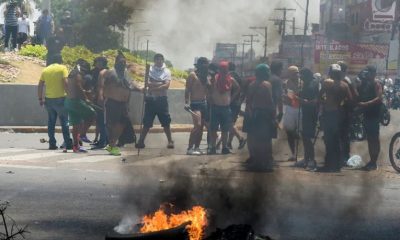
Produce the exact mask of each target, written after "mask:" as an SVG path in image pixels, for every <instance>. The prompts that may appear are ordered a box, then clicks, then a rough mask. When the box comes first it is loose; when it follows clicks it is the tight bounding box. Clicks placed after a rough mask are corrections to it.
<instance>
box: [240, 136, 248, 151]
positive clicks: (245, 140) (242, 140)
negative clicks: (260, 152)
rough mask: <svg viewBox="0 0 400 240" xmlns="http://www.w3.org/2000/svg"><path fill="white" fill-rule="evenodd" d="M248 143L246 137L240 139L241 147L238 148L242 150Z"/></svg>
mask: <svg viewBox="0 0 400 240" xmlns="http://www.w3.org/2000/svg"><path fill="white" fill-rule="evenodd" d="M246 143H247V139H244V138H242V139H240V140H239V147H238V149H239V150H240V149H243V148H244V146H246Z"/></svg>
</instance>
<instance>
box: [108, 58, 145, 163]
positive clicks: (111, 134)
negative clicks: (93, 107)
mask: <svg viewBox="0 0 400 240" xmlns="http://www.w3.org/2000/svg"><path fill="white" fill-rule="evenodd" d="M126 66H127V65H126V58H125V56H124V55H123V54H122V53H121V52H120V53H119V54H118V55H117V57H116V58H115V64H114V68H113V69H111V70H107V71H106V72H105V73H104V76H103V78H104V79H103V80H102V81H104V87H103V88H102V89H103V95H102V96H103V98H104V99H105V113H106V126H107V134H108V141H109V145H107V147H106V150H107V151H108V152H109V153H110V154H111V155H114V156H119V155H121V152H120V149H119V148H118V146H117V142H118V139H119V137H120V136H121V134H122V131H123V130H124V128H125V126H126V124H128V123H129V118H128V102H129V96H130V92H131V91H132V90H134V91H143V90H142V88H140V87H139V86H138V85H136V84H135V82H134V81H133V80H132V79H131V78H130V76H129V74H128V72H127V70H126Z"/></svg>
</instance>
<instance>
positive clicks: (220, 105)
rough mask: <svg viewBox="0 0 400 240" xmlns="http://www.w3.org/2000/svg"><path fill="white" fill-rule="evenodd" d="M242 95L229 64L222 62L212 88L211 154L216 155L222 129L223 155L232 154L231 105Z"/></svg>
mask: <svg viewBox="0 0 400 240" xmlns="http://www.w3.org/2000/svg"><path fill="white" fill-rule="evenodd" d="M238 94H240V87H239V86H238V84H237V82H236V81H234V80H233V78H232V76H231V75H230V74H229V63H228V62H226V61H221V62H220V64H219V70H218V73H217V75H215V79H212V82H211V88H210V98H209V99H210V105H211V118H210V130H211V148H210V149H209V152H208V153H209V154H216V145H217V131H218V129H219V128H220V129H221V141H222V152H221V153H222V154H230V153H231V151H230V150H229V148H228V147H227V142H228V132H229V130H230V129H231V127H232V119H231V117H232V116H231V109H230V104H231V100H232V99H233V98H236V96H237V95H238Z"/></svg>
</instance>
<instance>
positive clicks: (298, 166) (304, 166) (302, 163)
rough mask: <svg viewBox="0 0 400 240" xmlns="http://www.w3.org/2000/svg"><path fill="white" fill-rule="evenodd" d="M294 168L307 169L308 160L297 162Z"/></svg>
mask: <svg viewBox="0 0 400 240" xmlns="http://www.w3.org/2000/svg"><path fill="white" fill-rule="evenodd" d="M293 167H296V168H306V167H307V163H306V160H304V159H303V160H301V161H298V162H296V163H295V164H294V165H293Z"/></svg>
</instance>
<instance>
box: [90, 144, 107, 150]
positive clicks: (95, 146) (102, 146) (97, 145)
mask: <svg viewBox="0 0 400 240" xmlns="http://www.w3.org/2000/svg"><path fill="white" fill-rule="evenodd" d="M105 148H106V146H104V145H100V144H95V145H92V147H91V148H90V150H100V149H105Z"/></svg>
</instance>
